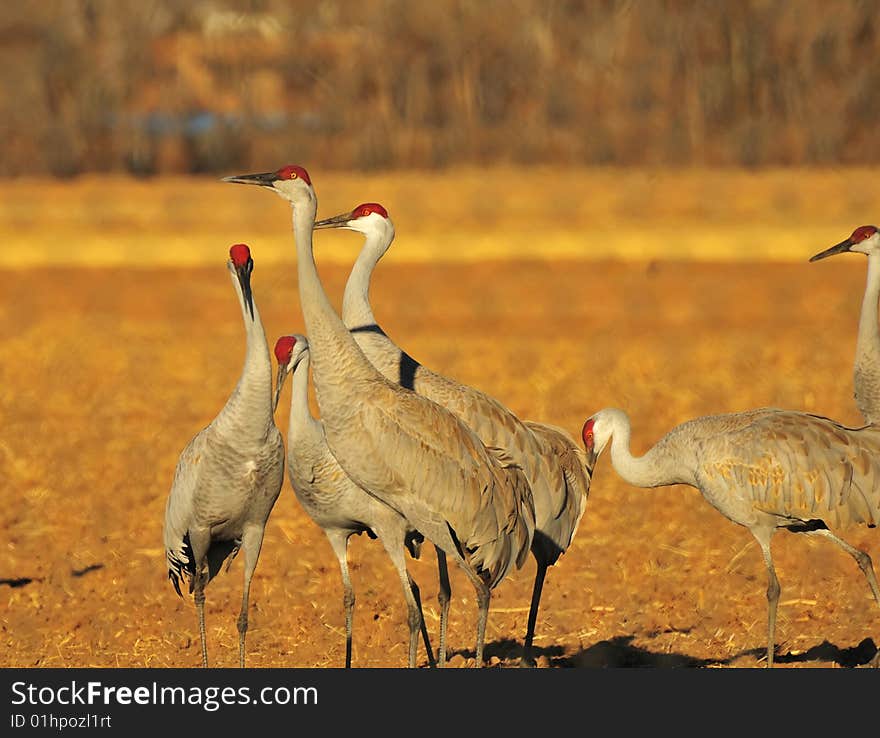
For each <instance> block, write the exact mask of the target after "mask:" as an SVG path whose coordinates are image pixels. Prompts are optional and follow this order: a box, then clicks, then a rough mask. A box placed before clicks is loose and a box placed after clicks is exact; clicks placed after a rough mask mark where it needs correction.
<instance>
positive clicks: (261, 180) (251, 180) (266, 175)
mask: <svg viewBox="0 0 880 738" xmlns="http://www.w3.org/2000/svg"><path fill="white" fill-rule="evenodd" d="M277 178H278V175H277V174H276V173H275V172H260V173H259V174H235V175H233V176H231V177H223V178H222V179H221V180H220V181H221V182H233V183H235V184H249V185H260V186H261V187H272V183H273V182H274V181H275V180H276V179H277Z"/></svg>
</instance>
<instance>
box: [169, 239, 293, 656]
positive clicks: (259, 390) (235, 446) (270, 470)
mask: <svg viewBox="0 0 880 738" xmlns="http://www.w3.org/2000/svg"><path fill="white" fill-rule="evenodd" d="M227 266H228V268H229V271H230V273H231V275H232V284H233V286H234V287H235V292H236V294H237V295H238V301H239V303H240V304H241V312H242V317H243V318H244V328H245V336H246V338H247V348H246V353H245V360H244V369H243V370H242V373H241V377H240V378H239V380H238V384H237V385H236V387H235V389H234V390H233V392H232V394H231V395H230V397H229V399H228V400H227V401H226V405H225V406H224V407H223V409H222V410H221V411H220V413H219V414H218V415H217V417H216V418H214V420H212V421H211V423H210V425H208V426H207V427H206V428H204V429H203V430H202V431H200V432H199V433H198V434H196V436H195V437H194V438H193V439H192V440H191V441H190V442H189V443H188V444H187V445H186V448H184V450H183V452H182V453H181V455H180V459H179V461H178V462H177V469H176V470H175V473H174V481H173V483H172V485H171V492H170V494H169V497H168V502H167V505H166V507H165V528H164V542H165V556H166V558H167V560H168V577H169V578H170V579H171V582H172V584H173V585H174V589H175V590H176V591H177V594H178V595H180V594H181V592H180V580H181V579H187V580H188V581H189V591H190V592H191V593H192V594H193V599H194V600H195V603H196V610H197V611H198V617H199V636H200V637H201V642H202V666H205V667H207V666H208V649H207V644H206V638H205V586H206V585H207V584H208V582H210V581H211V580H212V579H213V578H214V576H215V575H216V574H217V573H218V572H219V571H220V568H221V567H222V566H223V563H224V562H226V568H227V569H228V568H229V565H230V564H231V563H232V559H233V558H234V557H235V555H236V554H237V553H238V551H239V549H242V550H244V591H243V594H242V599H241V612H240V614H239V616H238V650H239V664H240V666H241V667H242V668H243V667H244V650H245V649H244V642H245V634H246V633H247V627H248V596H249V593H250V586H251V578H252V577H253V575H254V570H255V569H256V566H257V560H258V559H259V556H260V548H261V547H262V545H263V532H264V530H265V528H266V521H267V520H268V519H269V514H270V513H271V512H272V507H273V506H274V504H275V500H276V499H277V498H278V495H279V493H280V492H281V485H282V483H283V481H284V441H283V439H282V438H281V433H280V432H279V431H278V429H277V428H276V427H275V421H274V418H273V407H272V361H271V359H270V358H269V347H268V345H267V343H266V334H265V333H264V332H263V324H262V321H261V320H260V312H259V310H257V305H256V302H255V301H254V299H253V295H252V293H251V283H250V278H251V271H252V270H253V267H254V262H253V259H252V258H251V253H250V249H249V248H248V247H247V246H246V245H245V244H235V245H234V246H232V247H231V248H230V249H229V261H228V262H227Z"/></svg>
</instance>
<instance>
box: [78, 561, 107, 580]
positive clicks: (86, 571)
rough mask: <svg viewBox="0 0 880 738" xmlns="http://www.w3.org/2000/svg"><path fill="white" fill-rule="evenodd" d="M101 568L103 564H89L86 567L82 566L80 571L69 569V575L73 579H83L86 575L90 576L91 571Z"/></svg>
mask: <svg viewBox="0 0 880 738" xmlns="http://www.w3.org/2000/svg"><path fill="white" fill-rule="evenodd" d="M103 568H104V565H103V564H89V565H88V566H84V567H83V568H82V569H71V570H70V573H71V575H72V576H74V577H84V576H85V575H86V574H90V573H91V572H93V571H99V570H100V569H103Z"/></svg>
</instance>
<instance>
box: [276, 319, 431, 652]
mask: <svg viewBox="0 0 880 738" xmlns="http://www.w3.org/2000/svg"><path fill="white" fill-rule="evenodd" d="M275 358H276V359H277V361H278V376H277V379H276V382H275V406H276V407H277V406H278V399H279V398H280V396H281V390H282V388H283V386H284V382H285V379H286V378H287V375H288V374H292V375H293V379H292V385H293V386H292V388H291V394H290V422H289V424H288V426H287V475H288V479H289V480H290V486H291V487H292V488H293V491H294V494H296V498H297V500H299V503H300V505H302V507H303V509H304V510H305V511H306V513H307V514H308V516H309V517H310V518H311V519H312V520H313V521H314V522H315V524H316V525H318V527H320V528H321V530H323V531H324V534H325V535H326V536H327V540H328V541H329V542H330V547H331V548H332V549H333V553H334V554H335V555H336V559H337V561H338V562H339V570H340V573H341V575H342V587H343V607H344V610H345V666H346V668H349V667H350V666H351V650H352V621H353V617H354V604H355V595H354V588H353V586H352V583H351V576H350V574H349V571H348V542H349V539H350V538H351V537H352V536H353V535H360V534H361V533H367V535H368V536H370V537H371V538H378V539H379V540H380V541H381V542H382V545H383V546H384V548H385V551H386V552H387V553H388V556H389V558H390V559H391V562H392V563H393V565H394V568H395V570H396V571H397V574H398V576H399V577H400V581H401V583H402V585H403V596H404V598H405V600H406V607H407V613H408V618H407V621H408V623H409V667H410V668H414V667H415V665H416V655H417V649H418V636H419V631H420V630H421V632H422V636H423V637H424V640H425V648H426V649H427V651H428V660H429V661H433V654H432V652H431V645H430V641H429V639H428V634H427V630H426V629H425V625H424V621H423V619H422V608H421V601H420V598H419V588H418V585H417V584H416V582H415V581H414V580H413V578H412V576H410V574H409V572H408V571H407V568H406V558H405V555H404V551H405V550H408V551H409V553H410V555H411V556H412V557H413V558H418V557H419V552H420V549H421V544H422V541H423V540H424V539H423V537H422V535H421V534H420V533H419V532H418V531H417V530H415V529H414V528H413V527H412V526H411V525H409V523H408V522H407V520H406V518H404V517H403V516H402V515H401V514H400V513H399V512H397V510H395V509H394V508H392V507H389V506H388V505H386V504H385V503H384V502H382V501H381V500H379V499H378V498H377V497H374V496H373V495H371V494H369V493H367V492H366V491H364V490H363V489H362V488H361V487H359V486H358V485H356V484H355V483H354V482H353V481H352V480H351V477H349V476H348V474H346V473H345V472H344V471H343V469H342V467H340V466H339V462H337V461H336V458H335V457H334V456H333V454H331V453H330V448H329V447H328V446H327V439H326V437H325V436H324V426H323V424H322V422H321V421H320V419H318V418H315V417H314V416H313V415H312V412H311V409H310V408H309V342H308V339H307V338H306V337H305V336H303V335H301V334H292V335H289V336H281V337H280V338H279V339H278V340H277V341H276V342H275Z"/></svg>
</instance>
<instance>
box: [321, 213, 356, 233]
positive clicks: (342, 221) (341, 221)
mask: <svg viewBox="0 0 880 738" xmlns="http://www.w3.org/2000/svg"><path fill="white" fill-rule="evenodd" d="M350 220H351V213H341V214H340V215H334V216H333V217H332V218H324V220H316V221H315V230H317V229H318V228H345V226H347V225H348V221H350Z"/></svg>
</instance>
